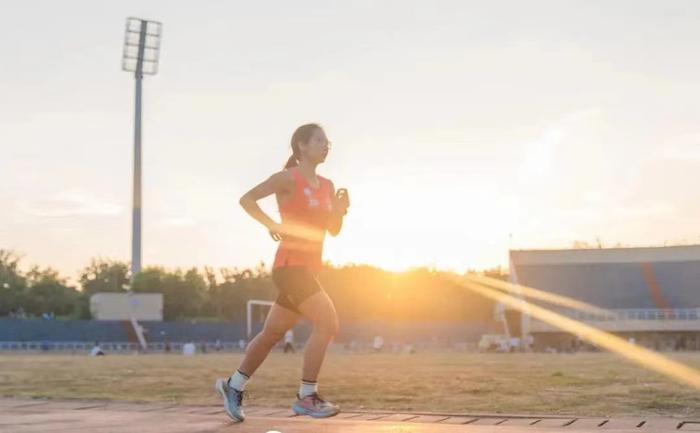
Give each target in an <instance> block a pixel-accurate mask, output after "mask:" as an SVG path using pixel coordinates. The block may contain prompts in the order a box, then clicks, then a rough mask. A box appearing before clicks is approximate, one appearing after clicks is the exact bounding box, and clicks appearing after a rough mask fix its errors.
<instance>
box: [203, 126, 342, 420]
mask: <svg viewBox="0 0 700 433" xmlns="http://www.w3.org/2000/svg"><path fill="white" fill-rule="evenodd" d="M291 146H292V156H291V157H290V158H289V160H288V161H287V164H286V165H285V167H284V170H282V171H280V172H278V173H275V174H273V175H272V176H270V177H269V178H268V179H267V180H265V181H264V182H262V183H260V184H259V185H257V186H256V187H254V188H253V189H251V190H250V191H248V192H247V193H245V194H244V195H243V197H241V200H240V204H241V206H243V208H244V209H245V211H246V212H248V214H250V216H252V217H253V218H254V219H256V220H257V221H258V222H260V223H261V224H262V225H264V226H265V228H266V229H267V230H268V231H269V232H270V236H271V237H272V239H273V240H275V241H280V244H279V247H278V249H277V254H276V255H275V260H274V264H273V266H272V279H273V281H274V283H275V286H277V290H278V296H277V300H276V301H275V303H274V305H273V306H272V308H271V309H270V312H269V314H268V316H267V319H266V321H265V326H264V327H263V330H262V332H260V333H259V334H258V335H257V336H255V338H254V339H253V340H252V341H251V342H250V344H249V345H248V349H247V351H246V354H245V358H244V359H243V362H242V363H241V364H240V366H239V367H238V369H237V370H236V371H235V372H234V373H233V374H232V375H231V377H230V378H229V379H228V380H226V379H219V380H218V381H217V384H216V389H217V390H219V392H220V393H221V395H222V396H223V397H224V407H225V409H226V413H227V414H228V415H229V416H230V417H231V418H232V419H234V420H236V421H243V420H244V419H245V415H244V413H243V410H242V408H241V402H242V398H243V391H244V389H245V386H246V383H247V382H248V379H249V378H250V377H251V376H252V375H253V373H255V371H256V370H257V369H258V367H259V366H260V364H262V362H263V361H264V360H265V358H266V357H267V355H268V354H269V353H270V351H271V350H272V348H273V347H274V346H275V345H276V344H277V342H278V341H279V340H280V339H281V338H282V337H283V336H284V334H285V333H286V332H287V330H288V329H291V328H292V327H294V325H295V324H296V323H297V322H298V321H299V320H300V319H301V318H305V319H307V320H308V321H310V322H311V323H312V324H313V331H312V333H311V337H309V340H308V342H307V344H306V351H305V353H304V366H303V372H302V376H301V384H300V386H299V393H298V395H297V401H296V402H295V403H294V405H293V406H292V409H293V410H294V412H295V413H297V414H299V415H311V416H313V417H317V418H322V417H329V416H333V415H336V414H338V412H340V409H339V408H338V406H336V405H334V404H332V403H330V402H328V401H326V400H324V399H323V398H322V397H321V395H320V394H319V393H318V385H317V382H316V381H317V379H318V374H319V371H320V370H321V365H322V364H323V359H324V357H325V354H326V349H327V347H328V345H329V344H330V342H331V340H332V339H333V337H334V336H335V334H336V332H337V330H338V318H337V315H336V312H335V307H334V306H333V302H332V301H331V299H330V298H329V297H328V295H327V294H326V292H325V291H324V290H323V288H322V287H321V284H320V283H319V282H318V279H317V276H318V274H319V272H320V271H321V268H322V259H321V257H322V249H323V241H324V238H325V235H326V232H328V233H330V234H331V235H333V236H336V235H338V233H339V232H340V230H341V227H342V225H343V217H344V215H345V214H346V213H347V209H348V207H349V206H350V201H349V198H348V197H349V196H348V193H347V191H346V190H344V189H339V190H338V191H337V192H336V190H335V186H334V185H333V182H331V181H330V180H329V179H326V178H325V177H322V176H319V175H317V174H316V168H317V166H318V165H319V164H321V163H322V162H324V161H325V160H326V156H327V155H328V151H329V149H330V143H329V141H328V138H326V134H325V132H324V130H323V129H322V128H321V127H320V126H319V125H316V124H307V125H303V126H300V127H299V128H297V130H296V131H294V134H293V135H292V140H291ZM273 194H274V195H275V197H276V199H277V205H278V207H279V212H280V216H281V219H282V221H281V223H278V222H276V221H274V220H273V219H272V218H270V217H269V216H268V215H267V214H266V213H265V212H263V210H262V209H261V208H260V206H258V203H257V202H258V200H260V199H263V198H265V197H268V196H270V195H273Z"/></svg>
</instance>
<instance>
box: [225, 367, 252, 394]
mask: <svg viewBox="0 0 700 433" xmlns="http://www.w3.org/2000/svg"><path fill="white" fill-rule="evenodd" d="M248 379H250V378H249V377H248V376H246V375H245V374H243V373H241V372H240V371H238V370H236V372H235V373H233V374H232V375H231V377H230V378H229V380H228V386H230V387H231V388H233V389H235V390H237V391H243V390H244V389H245V384H246V383H247V382H248Z"/></svg>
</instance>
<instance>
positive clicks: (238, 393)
mask: <svg viewBox="0 0 700 433" xmlns="http://www.w3.org/2000/svg"><path fill="white" fill-rule="evenodd" d="M233 392H234V394H236V403H237V404H238V406H240V405H241V404H243V394H245V391H238V390H236V389H234V390H233Z"/></svg>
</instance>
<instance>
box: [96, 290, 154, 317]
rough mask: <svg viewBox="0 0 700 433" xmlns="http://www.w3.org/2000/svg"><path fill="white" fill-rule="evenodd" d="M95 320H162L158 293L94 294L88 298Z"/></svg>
mask: <svg viewBox="0 0 700 433" xmlns="http://www.w3.org/2000/svg"><path fill="white" fill-rule="evenodd" d="M90 313H91V314H92V318H93V319H95V320H131V318H134V319H136V320H163V295H162V294H160V293H133V294H128V293H96V294H94V295H92V296H91V297H90Z"/></svg>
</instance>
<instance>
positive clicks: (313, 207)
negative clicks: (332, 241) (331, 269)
mask: <svg viewBox="0 0 700 433" xmlns="http://www.w3.org/2000/svg"><path fill="white" fill-rule="evenodd" d="M289 171H290V172H291V173H292V176H293V177H294V190H293V192H292V197H291V199H289V200H288V201H286V202H284V203H280V202H279V200H278V201H277V205H278V206H279V211H280V217H281V219H282V227H283V230H284V233H283V234H282V236H283V238H282V240H281V241H280V244H279V247H278V248H277V254H275V262H274V264H273V265H272V267H273V268H279V267H284V266H306V267H308V268H309V270H311V271H312V272H313V273H314V274H318V272H320V271H321V266H322V258H321V257H322V253H323V240H324V239H325V236H326V228H327V227H328V219H329V217H330V214H331V211H332V210H333V201H332V199H331V195H332V193H333V191H332V189H333V187H332V184H331V181H330V180H328V179H326V178H324V177H322V176H317V177H318V180H319V186H318V188H314V187H313V186H311V184H310V183H309V182H308V181H307V180H306V178H305V177H304V175H302V174H301V172H300V171H299V169H298V168H297V167H293V168H291V169H289Z"/></svg>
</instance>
